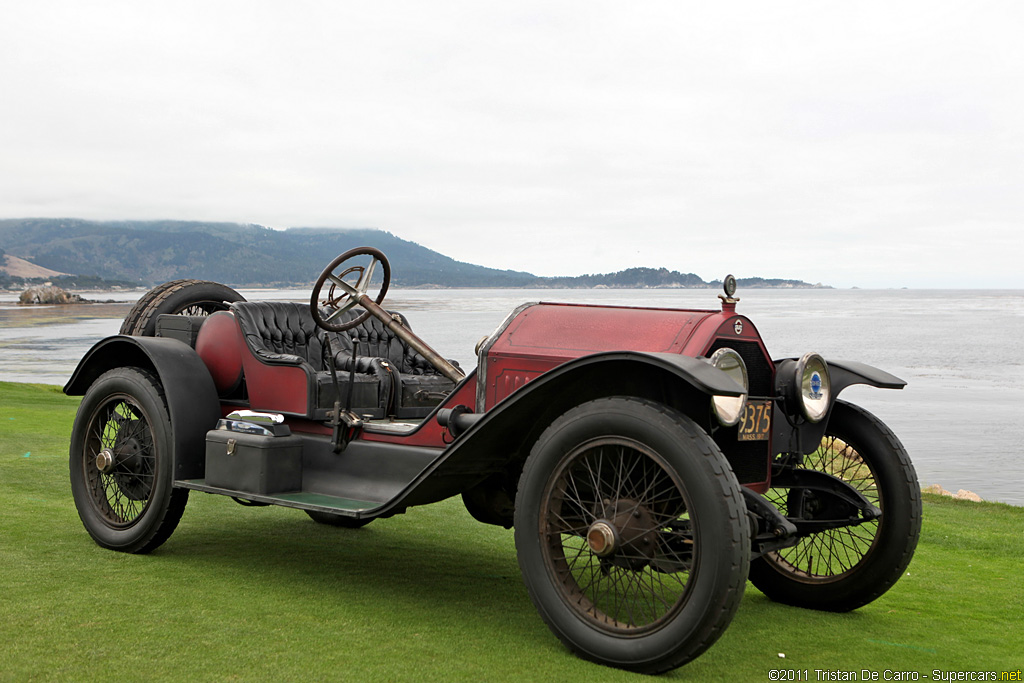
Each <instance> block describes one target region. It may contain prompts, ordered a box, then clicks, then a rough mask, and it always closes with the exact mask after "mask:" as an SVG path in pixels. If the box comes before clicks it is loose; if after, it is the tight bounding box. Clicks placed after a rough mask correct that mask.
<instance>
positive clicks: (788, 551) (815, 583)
mask: <svg viewBox="0 0 1024 683" xmlns="http://www.w3.org/2000/svg"><path fill="white" fill-rule="evenodd" d="M790 457H792V456H790ZM786 466H793V467H798V468H803V469H810V470H816V471H818V472H825V473H826V474H830V475H832V476H834V477H838V478H839V479H842V480H843V481H845V482H846V483H847V484H849V485H850V486H852V487H854V488H855V489H857V490H858V491H860V493H861V494H862V495H863V496H864V497H865V498H867V499H868V501H870V502H871V503H872V504H873V505H875V506H877V507H878V508H880V509H881V511H882V516H881V517H880V518H878V519H876V520H872V521H867V522H863V523H861V524H858V525H853V526H845V527H840V528H836V529H827V530H824V531H819V532H816V533H812V534H809V535H807V536H805V537H804V538H802V539H801V540H800V542H799V543H798V544H797V545H795V546H793V547H791V548H784V549H782V550H777V551H774V552H770V553H766V554H765V555H764V556H763V557H760V558H758V559H756V560H754V561H753V562H752V563H751V565H750V580H751V582H752V583H753V584H754V585H755V586H757V588H758V589H759V590H760V591H761V592H762V593H764V594H765V595H767V596H768V597H769V598H771V599H772V600H775V601H777V602H783V603H786V604H789V605H796V606H797V607H808V608H812V609H819V610H826V611H831V612H847V611H849V610H852V609H856V608H858V607H860V606H862V605H866V604H867V603H869V602H871V601H872V600H875V599H876V598H878V597H879V596H881V595H882V594H883V593H885V592H886V591H887V590H889V588H891V587H892V586H893V584H895V583H896V581H897V580H899V578H900V576H902V575H903V571H904V570H905V569H906V568H907V565H909V564H910V558H911V557H912V556H913V555H914V549H915V548H916V547H917V539H918V536H919V535H920V533H921V494H920V489H919V487H918V483H917V475H916V474H915V472H914V467H913V465H911V464H910V457H909V456H908V455H907V452H906V450H904V448H903V446H902V444H900V442H899V440H898V439H897V438H896V435H895V434H893V433H892V431H891V430H890V429H889V428H888V427H886V426H885V425H884V424H883V423H882V422H881V420H879V419H878V418H877V417H875V416H874V415H872V414H871V413H869V412H868V411H866V410H864V409H863V408H860V407H858V406H855V405H853V404H851V403H846V402H844V401H837V402H836V405H835V406H834V407H833V409H832V414H831V416H830V417H829V422H828V427H827V429H826V430H825V436H824V437H823V438H822V440H821V444H820V445H819V446H818V449H817V450H816V451H814V452H813V453H811V454H810V455H805V456H803V457H802V458H801V459H799V461H798V462H797V463H790V464H787V465H786ZM765 498H767V499H768V500H769V501H771V502H772V503H773V504H775V506H776V507H778V508H779V510H780V511H781V512H782V513H783V514H784V515H787V516H789V517H793V518H798V519H810V520H813V519H815V518H816V516H817V517H821V518H827V517H830V516H835V515H834V514H830V513H829V506H828V504H827V502H825V501H821V500H819V499H818V498H817V496H815V494H814V492H813V491H802V490H799V489H770V490H769V491H768V493H767V494H765Z"/></svg>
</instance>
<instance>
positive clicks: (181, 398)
mask: <svg viewBox="0 0 1024 683" xmlns="http://www.w3.org/2000/svg"><path fill="white" fill-rule="evenodd" d="M120 367H137V368H142V369H144V370H149V371H151V372H153V373H155V374H156V376H157V377H158V378H159V380H160V383H161V384H162V385H163V389H164V396H165V397H166V399H167V410H168V413H169V417H170V418H171V431H172V433H173V435H174V436H173V442H174V463H175V466H174V478H175V479H201V478H202V477H203V476H204V473H205V469H206V432H207V431H209V430H210V429H213V428H214V426H216V424H217V419H218V418H219V417H220V416H221V413H220V401H219V400H218V398H217V389H216V388H215V387H214V384H213V378H212V377H210V372H209V370H207V369H206V365H204V364H203V361H202V360H200V358H199V355H198V354H197V353H196V352H195V351H194V350H193V349H192V348H191V347H190V346H189V345H187V344H183V343H182V342H180V341H177V340H175V339H165V338H162V337H129V336H125V335H117V336H114V337H107V338H106V339H103V340H101V341H99V342H97V343H96V345H95V346H93V347H92V348H91V349H89V351H88V352H87V353H86V354H85V356H84V357H83V358H82V360H81V361H80V362H79V363H78V367H77V368H75V371H74V372H73V373H72V375H71V379H70V380H68V383H67V384H66V385H64V393H65V394H67V395H68V396H83V395H84V394H85V392H86V391H88V389H89V387H90V386H92V383H93V382H95V381H96V379H97V378H98V377H99V376H100V375H102V374H103V373H104V372H106V371H107V370H111V369H113V368H120Z"/></svg>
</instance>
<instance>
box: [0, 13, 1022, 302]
mask: <svg viewBox="0 0 1024 683" xmlns="http://www.w3.org/2000/svg"><path fill="white" fill-rule="evenodd" d="M0 3H2V14H0V16H2V17H3V20H2V21H0V218H22V217H76V218H87V219H95V220H116V219H180V220H203V221H229V222H238V223H256V224H260V225H265V226H268V227H273V228H286V227H298V226H319V227H370V228H379V229H382V230H387V231H389V232H391V233H392V234H394V235H397V236H399V237H401V238H403V239H407V240H412V241H414V242H418V243H420V244H422V245H424V246H427V247H429V248H431V249H434V250H437V251H439V252H441V253H444V254H446V255H449V256H452V257H454V258H456V259H458V260H460V261H467V262H470V263H476V264H480V265H485V266H490V267H495V268H501V269H513V270H525V271H529V272H532V273H535V274H537V275H577V274H582V273H604V272H613V271H618V270H622V269H625V268H630V267H636V266H648V267H655V268H657V267H665V268H669V269H671V270H678V271H682V272H693V273H696V274H698V275H700V276H701V277H703V278H704V279H707V280H711V279H715V278H721V277H723V276H724V275H725V274H726V273H730V272H731V273H735V274H736V275H737V276H738V277H754V276H761V277H781V278H795V279H801V280H806V281H808V282H812V283H813V282H822V283H825V284H829V285H833V286H836V287H853V286H857V287H864V288H868V287H878V288H887V287H915V288H916V287H930V288H932V287H934V288H944V287H949V288H1024V268H1022V267H1021V260H1022V257H1024V230H1022V228H1024V38H1022V36H1024V3H1020V2H1017V1H1014V2H1009V1H1007V2H985V1H984V0H974V1H971V2H943V1H941V0H929V1H927V2H925V1H920V0H907V1H902V2H893V1H892V0H886V1H884V2H874V1H867V2H842V3H839V2H821V1H820V0H816V1H813V2H811V1H807V2H787V1H781V2H763V1H758V2H723V3H709V2H700V3H697V2H683V1H681V0H673V1H672V2H657V1H652V2H640V3H636V2H633V3H626V2H603V1H600V0H589V1H587V2H551V1H550V0H546V1H543V2H536V1H534V0H516V1H515V2H483V1H479V0H474V1H468V2H460V1H454V0H434V1H431V2H422V1H416V2H390V1H388V0H382V1H375V2H348V1H344V0H343V1H326V0H325V1H323V2H305V1H302V0H290V1H289V2H265V1H263V0H244V1H241V2H236V1H221V2H219V1H217V0H200V1H193V0H175V1H174V2H161V1H154V2H139V1H138V0H130V1H126V2H111V1H106V0H96V1H90V2H80V1H79V0H33V1H32V2H17V1H16V0H0Z"/></svg>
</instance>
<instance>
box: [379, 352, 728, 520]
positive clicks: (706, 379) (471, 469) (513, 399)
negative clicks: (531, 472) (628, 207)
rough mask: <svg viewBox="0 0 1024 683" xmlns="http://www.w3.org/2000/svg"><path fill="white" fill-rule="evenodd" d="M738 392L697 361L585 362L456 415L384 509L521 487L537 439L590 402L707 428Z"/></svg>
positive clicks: (614, 358)
mask: <svg viewBox="0 0 1024 683" xmlns="http://www.w3.org/2000/svg"><path fill="white" fill-rule="evenodd" d="M742 392H743V389H742V387H740V385H738V384H737V383H736V382H735V381H734V380H733V379H732V378H730V377H729V376H728V375H726V374H725V373H724V372H722V371H721V370H718V369H716V368H714V367H712V366H711V365H710V364H709V363H707V362H706V361H703V360H698V359H696V358H690V357H687V356H681V355H678V354H671V353H642V352H630V351H616V352H609V353H599V354H594V355H590V356H583V357H582V358H577V359H575V360H572V361H569V362H567V363H565V364H563V365H560V366H558V367H557V368H555V369H553V370H550V371H549V372H546V373H544V374H543V375H541V376H539V377H537V378H536V379H534V380H531V381H530V382H528V383H527V384H526V385H525V386H523V387H522V388H521V389H519V390H518V391H516V392H515V393H513V394H512V395H510V396H508V397H507V398H506V399H504V400H503V401H501V402H500V403H498V405H496V406H494V407H493V408H492V409H491V410H489V411H488V412H486V413H475V414H466V413H462V412H461V411H459V413H460V414H459V416H458V418H457V419H458V421H459V423H460V425H461V427H462V429H463V430H464V431H461V432H460V433H459V434H460V435H459V437H458V439H456V441H455V442H454V443H453V444H452V445H451V446H450V447H449V448H448V449H447V451H446V452H445V454H444V455H443V456H442V457H441V458H439V459H438V460H437V461H436V462H434V463H433V464H432V465H431V466H430V467H428V468H427V469H426V470H425V471H424V472H422V473H421V474H420V475H419V477H417V479H416V480H415V481H414V482H412V483H411V484H410V486H409V487H408V488H407V489H406V491H405V492H403V494H402V495H400V496H399V497H398V498H397V499H396V500H394V501H392V503H390V504H389V505H388V506H387V507H388V508H393V507H405V506H411V505H422V504H424V503H429V502H433V501H435V500H441V499H443V498H446V497H448V496H451V495H455V494H457V493H461V492H462V491H464V490H466V489H467V488H469V487H471V486H472V485H474V484H475V483H477V482H479V481H482V480H483V479H486V478H487V477H489V476H494V475H499V476H503V477H507V478H512V479H514V480H518V472H519V470H520V469H521V468H522V464H523V462H524V461H525V459H526V456H527V455H528V454H529V452H530V449H531V447H532V446H533V443H534V442H535V441H536V440H537V438H538V437H539V436H540V433H541V432H542V431H544V429H545V428H547V426H548V425H549V424H551V422H553V421H554V420H555V419H556V418H557V417H558V416H560V415H562V414H563V413H565V412H566V411H568V410H570V409H571V408H574V407H575V406H578V405H580V404H581V403H585V402H587V401H592V400H594V399H598V398H604V397H607V396H634V397H637V398H646V399H650V400H653V401H658V402H660V403H663V404H665V405H668V406H672V407H674V408H676V409H678V410H680V411H682V412H683V413H686V414H687V415H689V416H690V417H691V418H693V419H694V420H695V421H696V422H697V424H699V425H701V426H702V427H704V428H705V429H710V424H709V420H711V419H712V418H711V410H710V400H711V396H712V395H722V396H739V395H740V394H741V393H742ZM447 417H450V415H449V416H447Z"/></svg>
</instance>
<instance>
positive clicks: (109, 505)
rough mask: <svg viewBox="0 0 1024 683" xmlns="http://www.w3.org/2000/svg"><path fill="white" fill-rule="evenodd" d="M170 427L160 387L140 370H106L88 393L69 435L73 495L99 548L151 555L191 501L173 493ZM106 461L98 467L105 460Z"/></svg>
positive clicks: (179, 492)
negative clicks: (107, 458) (107, 459)
mask: <svg viewBox="0 0 1024 683" xmlns="http://www.w3.org/2000/svg"><path fill="white" fill-rule="evenodd" d="M171 443H172V437H171V422H170V419H169V418H168V416H167V403H166V400H165V399H164V394H163V390H162V387H161V386H160V383H159V381H158V380H157V379H156V377H155V376H154V375H152V374H151V373H149V372H147V371H144V370H139V369H136V368H115V369H113V370H109V371H107V372H105V373H104V374H103V375H101V376H100V377H99V379H97V380H96V381H95V382H94V383H93V385H92V386H91V387H89V390H88V391H87V392H86V393H85V397H84V398H83V399H82V403H81V405H80V406H79V408H78V414H77V415H76V416H75V424H74V427H73V428H72V431H71V447H70V460H69V465H70V474H71V493H72V495H73V496H74V500H75V507H76V508H78V516H79V517H81V519H82V524H84V525H85V529H86V531H88V532H89V535H90V536H92V537H93V540H95V541H96V543H98V544H99V545H101V546H103V547H104V548H109V549H110V550H119V551H122V552H128V553H148V552H150V551H151V550H153V549H154V548H156V547H158V546H159V545H160V544H162V543H163V542H164V541H166V540H167V539H168V538H169V537H170V535H171V533H172V532H173V531H174V529H175V527H177V526H178V521H179V520H180V519H181V515H182V513H183V512H184V511H185V504H186V503H187V502H188V489H176V488H174V487H173V485H172V484H173V472H174V470H173V466H174V463H173V456H172V452H171ZM103 456H106V457H109V461H108V463H107V464H106V465H105V466H104V468H103V469H101V468H100V461H99V458H100V457H103Z"/></svg>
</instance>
